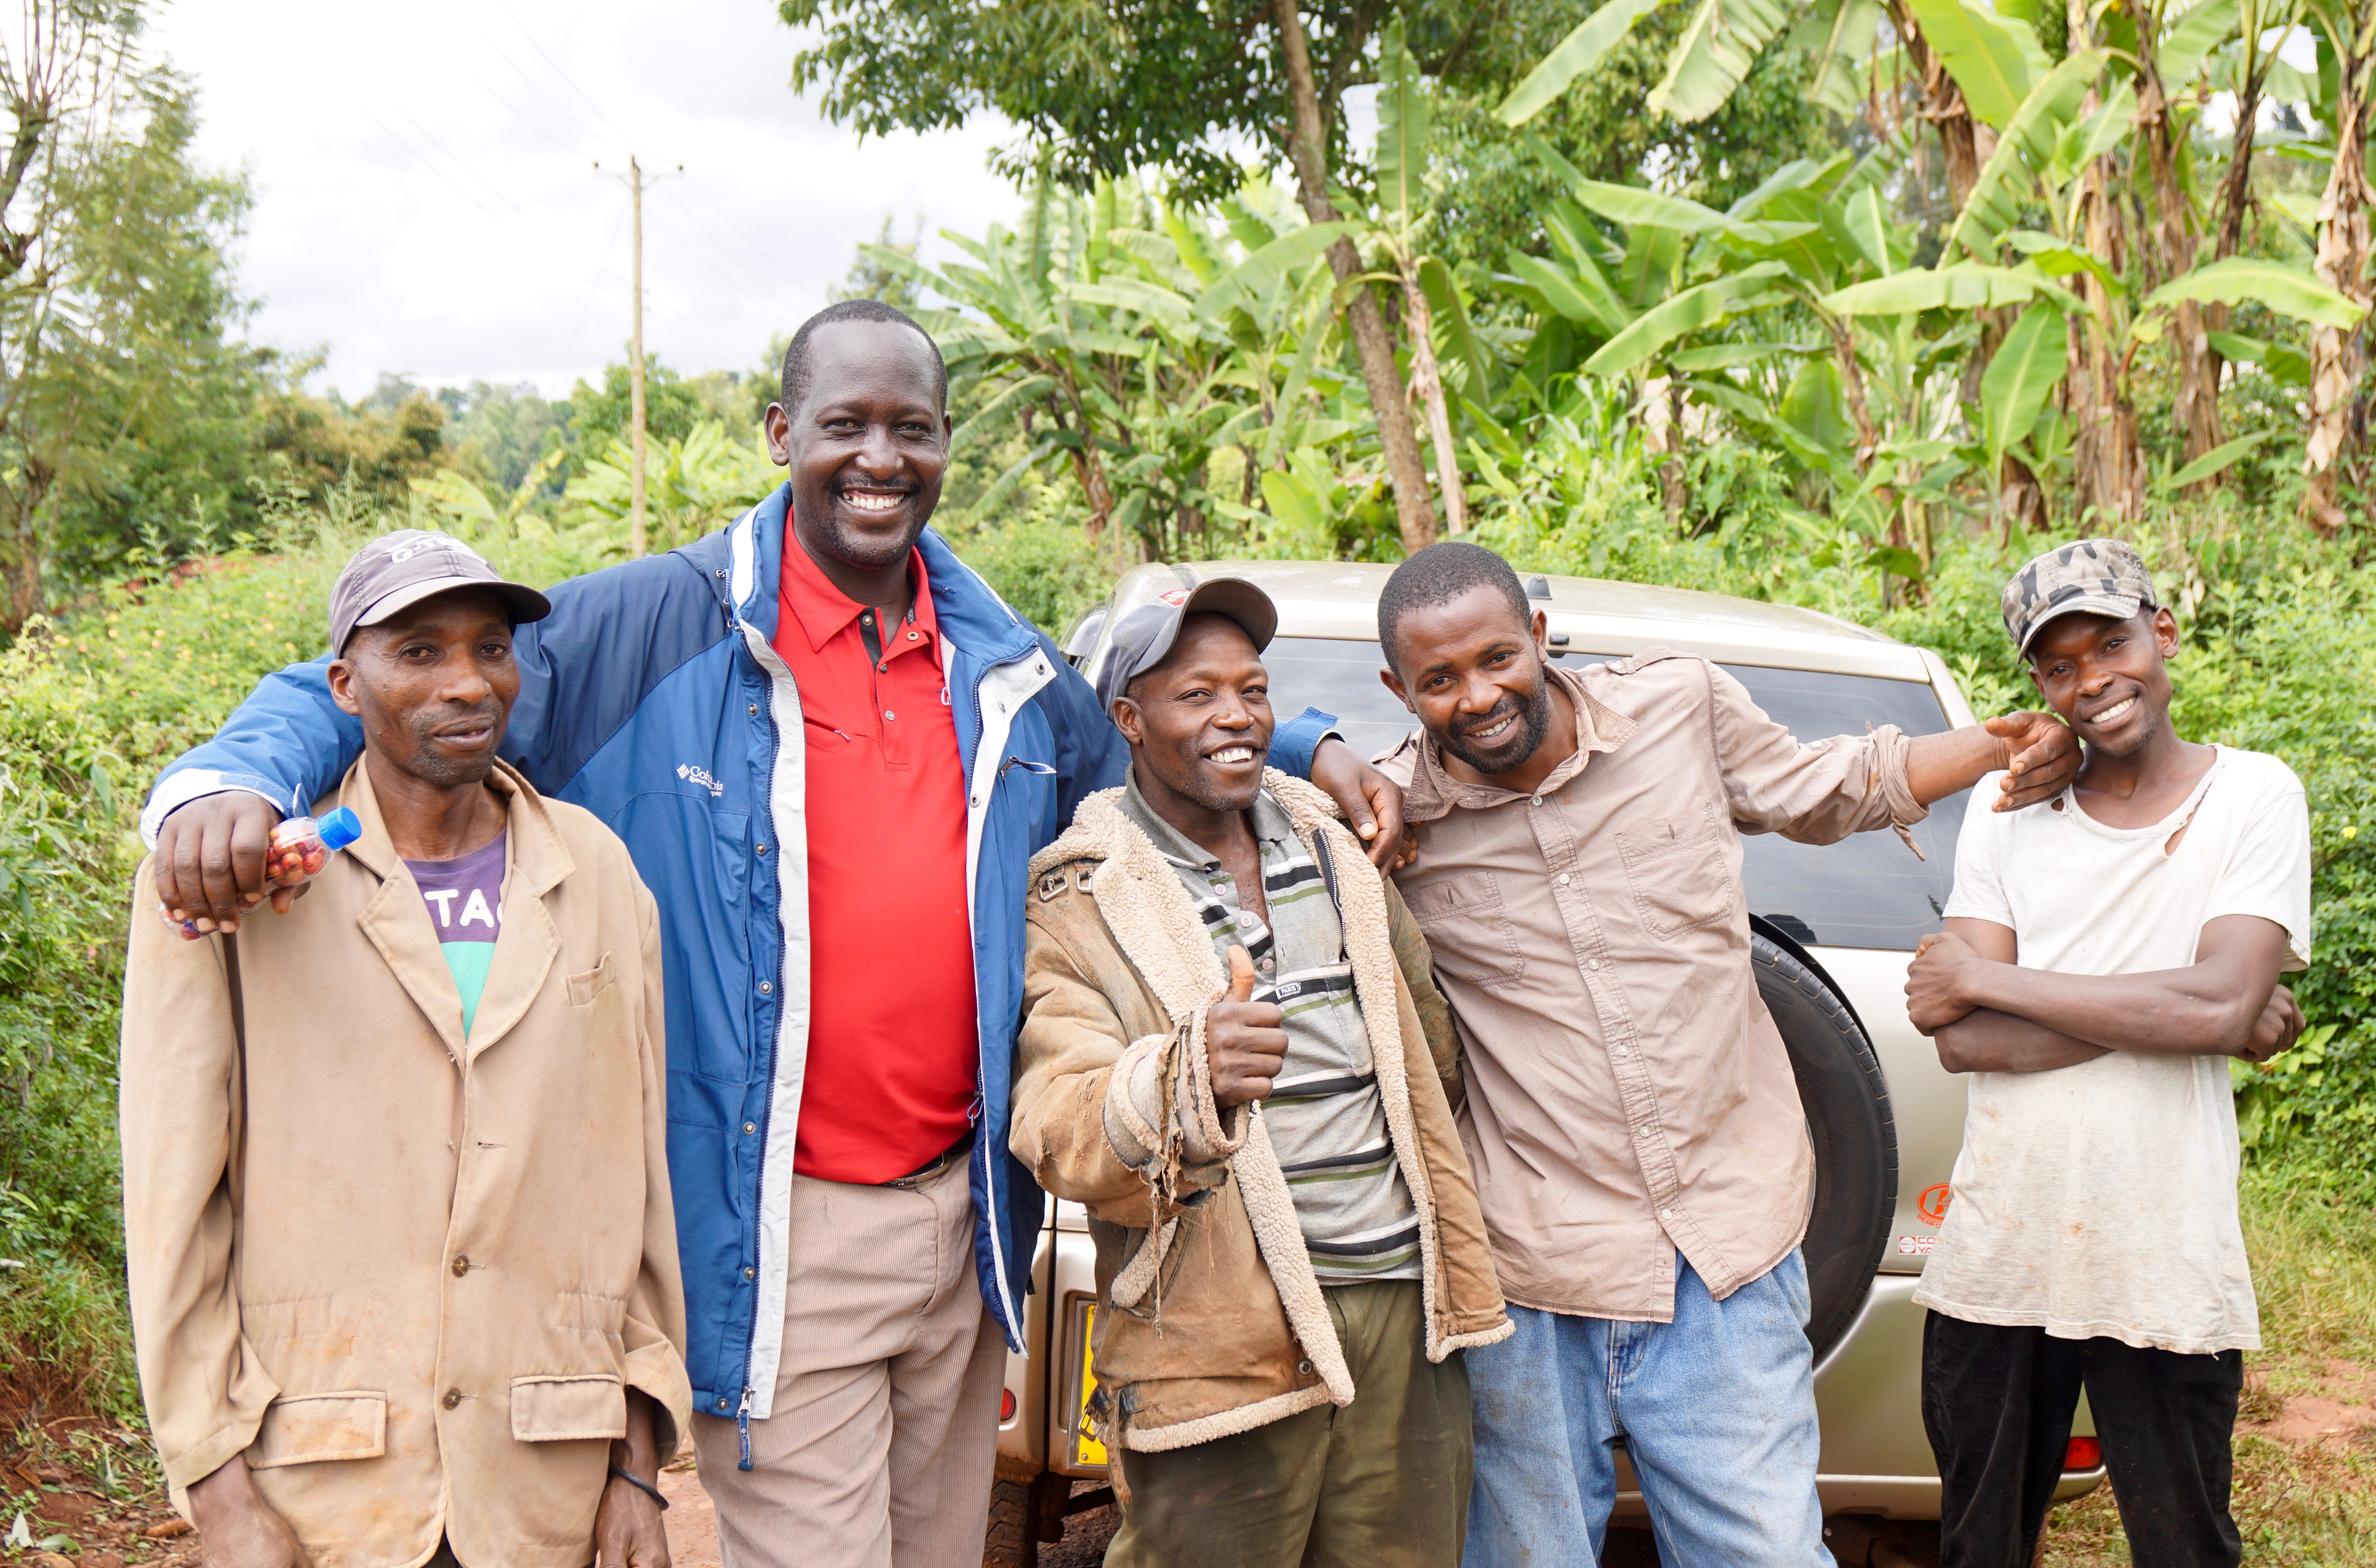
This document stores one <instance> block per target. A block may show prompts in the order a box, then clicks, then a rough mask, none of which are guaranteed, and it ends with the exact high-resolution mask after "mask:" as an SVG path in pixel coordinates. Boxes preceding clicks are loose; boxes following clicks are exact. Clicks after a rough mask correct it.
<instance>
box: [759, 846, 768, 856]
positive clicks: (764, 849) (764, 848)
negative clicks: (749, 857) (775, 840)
mask: <svg viewBox="0 0 2376 1568" xmlns="http://www.w3.org/2000/svg"><path fill="white" fill-rule="evenodd" d="M766 852H767V846H766V845H765V844H762V845H760V846H759V853H761V854H763V855H764V854H766Z"/></svg>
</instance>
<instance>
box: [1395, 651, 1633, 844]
mask: <svg viewBox="0 0 2376 1568" xmlns="http://www.w3.org/2000/svg"><path fill="white" fill-rule="evenodd" d="M1547 673H1548V675H1549V677H1550V679H1551V680H1554V681H1557V682H1558V683H1560V687H1561V689H1562V690H1563V691H1565V692H1566V693H1567V695H1568V697H1569V699H1570V701H1571V702H1572V704H1573V705H1574V708H1575V754H1574V755H1573V756H1571V757H1569V758H1568V759H1567V760H1566V761H1565V762H1562V763H1561V764H1560V765H1559V766H1557V767H1555V768H1553V769H1551V772H1550V777H1549V778H1545V779H1544V780H1543V781H1542V783H1541V784H1539V785H1538V786H1537V787H1536V788H1535V790H1533V791H1532V794H1534V795H1548V794H1550V792H1551V791H1552V790H1557V789H1559V788H1560V787H1561V786H1562V785H1564V784H1565V783H1566V782H1567V781H1568V780H1569V779H1571V778H1574V777H1575V776H1576V775H1577V774H1579V773H1582V772H1583V771H1584V767H1585V764H1586V762H1588V761H1590V760H1591V757H1592V754H1594V753H1595V752H1613V751H1615V750H1616V749H1617V748H1618V747H1620V746H1622V745H1623V744H1624V743H1625V742H1628V741H1630V740H1632V739H1633V738H1634V731H1637V730H1639V729H1640V728H1641V726H1640V725H1639V724H1637V723H1635V722H1634V720H1633V719H1628V718H1626V717H1625V716H1624V715H1623V714H1622V713H1620V712H1618V711H1617V710H1616V709H1615V708H1613V707H1610V706H1609V705H1608V704H1606V703H1604V702H1601V701H1599V700H1598V699H1597V698H1595V697H1594V696H1593V695H1592V694H1591V693H1589V692H1587V691H1586V690H1585V689H1584V677H1583V675H1582V673H1581V672H1579V671H1573V670H1562V669H1560V668H1559V667H1558V666H1557V665H1552V666H1550V669H1549V671H1547ZM1403 746H1404V747H1407V748H1411V749H1414V750H1415V751H1416V753H1417V756H1416V758H1415V760H1414V761H1413V763H1412V766H1411V781H1410V784H1409V786H1408V788H1406V789H1405V790H1403V820H1404V821H1405V822H1431V821H1433V820H1434V819H1435V818H1437V817H1440V816H1443V815H1445V814H1448V813H1451V812H1453V811H1455V810H1457V809H1460V808H1463V807H1466V808H1468V809H1471V810H1476V809H1480V808H1483V807H1486V806H1498V805H1501V804H1503V803H1504V802H1510V801H1520V800H1527V799H1530V798H1531V796H1529V795H1521V794H1519V793H1518V792H1517V791H1516V790H1504V789H1503V788H1502V787H1501V786H1500V785H1498V784H1470V783H1467V782H1466V781H1464V780H1462V779H1458V778H1454V777H1453V776H1452V775H1451V774H1450V773H1449V772H1447V771H1446V770H1445V768H1444V766H1443V748H1442V747H1440V746H1438V745H1437V744H1436V742H1435V737H1434V736H1432V735H1431V734H1429V733H1428V732H1427V731H1424V730H1420V731H1414V732H1413V733H1412V735H1411V736H1410V738H1409V739H1408V740H1406V741H1404V742H1403Z"/></svg>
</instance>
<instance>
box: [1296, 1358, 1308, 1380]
mask: <svg viewBox="0 0 2376 1568" xmlns="http://www.w3.org/2000/svg"><path fill="white" fill-rule="evenodd" d="M1295 1375H1296V1376H1298V1377H1310V1376H1311V1375H1312V1363H1311V1362H1310V1361H1298V1362H1296V1363H1295Z"/></svg>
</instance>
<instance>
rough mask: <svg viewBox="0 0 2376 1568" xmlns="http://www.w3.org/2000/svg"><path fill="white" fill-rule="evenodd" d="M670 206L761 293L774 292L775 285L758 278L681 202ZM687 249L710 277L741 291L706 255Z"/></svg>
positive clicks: (740, 258)
mask: <svg viewBox="0 0 2376 1568" xmlns="http://www.w3.org/2000/svg"><path fill="white" fill-rule="evenodd" d="M671 206H673V207H674V208H676V210H677V213H678V215H679V216H680V217H682V218H683V219H685V220H687V221H688V223H689V224H690V225H691V226H692V229H693V231H694V232H697V233H699V234H700V235H701V236H702V238H704V239H706V240H707V241H708V242H709V243H710V244H711V245H712V246H713V247H715V248H716V250H717V252H718V254H719V256H721V257H723V258H724V259H725V260H728V261H731V262H732V263H733V264H734V265H735V266H736V267H741V268H742V269H743V276H744V277H746V278H748V279H751V281H752V283H753V284H754V285H755V286H757V288H758V290H759V291H760V292H761V293H763V294H765V293H772V292H774V291H775V290H776V287H777V285H776V284H774V283H773V282H771V281H769V280H768V279H765V278H762V277H760V276H759V274H758V273H757V272H756V271H754V270H753V269H752V267H751V265H750V264H749V263H748V262H746V261H744V260H743V258H742V257H741V256H739V255H735V254H734V252H733V251H732V250H731V249H729V248H728V247H727V246H726V245H724V244H721V243H720V242H719V239H718V237H717V235H716V234H715V233H714V232H711V231H710V229H709V227H708V226H707V224H704V223H702V222H701V221H700V220H699V219H697V218H695V216H694V214H693V213H692V212H691V211H690V210H689V209H687V208H686V207H685V205H684V204H683V202H682V201H672V202H671ZM678 237H679V238H680V239H682V238H683V237H684V232H683V231H680V232H679V234H678ZM687 249H688V251H689V253H690V254H691V255H693V257H694V259H695V260H696V261H699V262H700V263H701V264H702V265H703V266H704V267H708V268H709V272H710V276H711V277H713V278H716V279H718V280H719V282H721V283H723V284H725V285H726V286H727V287H728V288H730V289H733V290H736V291H740V290H741V289H742V287H743V285H742V284H740V283H737V282H735V281H734V280H733V279H731V278H728V277H727V276H726V275H725V274H724V273H722V272H720V271H719V270H718V268H717V267H715V266H713V265H712V264H711V262H710V260H709V258H708V257H707V255H703V254H702V253H701V252H700V251H697V250H692V248H691V247H689V246H688V247H687Z"/></svg>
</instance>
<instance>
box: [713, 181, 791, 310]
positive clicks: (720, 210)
mask: <svg viewBox="0 0 2376 1568" xmlns="http://www.w3.org/2000/svg"><path fill="white" fill-rule="evenodd" d="M684 184H685V188H686V189H687V190H690V191H692V192H694V193H695V195H697V196H700V197H701V199H702V200H703V201H706V202H707V203H708V204H709V209H710V210H711V211H712V212H715V213H717V214H718V217H719V220H720V221H721V222H723V223H724V224H725V225H726V227H727V228H728V229H729V230H730V231H731V232H732V233H733V234H734V235H735V236H736V237H737V238H739V239H740V240H742V242H743V244H746V245H748V246H750V247H751V248H752V249H753V250H754V251H756V252H757V253H758V254H759V255H761V256H763V257H764V258H766V262H767V265H768V266H770V267H774V268H776V270H777V271H778V272H779V273H780V274H782V276H783V280H784V281H785V282H787V283H789V284H790V285H791V286H792V287H793V288H795V289H799V288H805V287H806V285H805V284H803V283H802V281H801V279H799V278H797V277H795V276H794V275H793V273H792V269H791V268H790V267H786V266H785V265H784V264H783V263H782V262H781V261H779V260H778V259H777V257H776V253H775V252H774V251H772V250H769V249H768V248H767V247H766V245H763V244H760V243H759V242H758V241H756V240H754V239H753V238H752V237H751V236H750V235H749V234H748V233H747V232H744V231H743V227H742V226H741V225H740V224H738V223H736V222H735V221H734V218H733V215H732V214H731V213H730V212H728V211H727V210H726V208H724V207H722V206H720V205H719V201H718V198H717V197H715V196H711V195H710V194H709V187H708V186H707V185H705V184H702V183H701V182H700V181H698V180H695V179H693V178H691V177H690V176H688V177H687V178H686V180H685V183H684Z"/></svg>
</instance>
